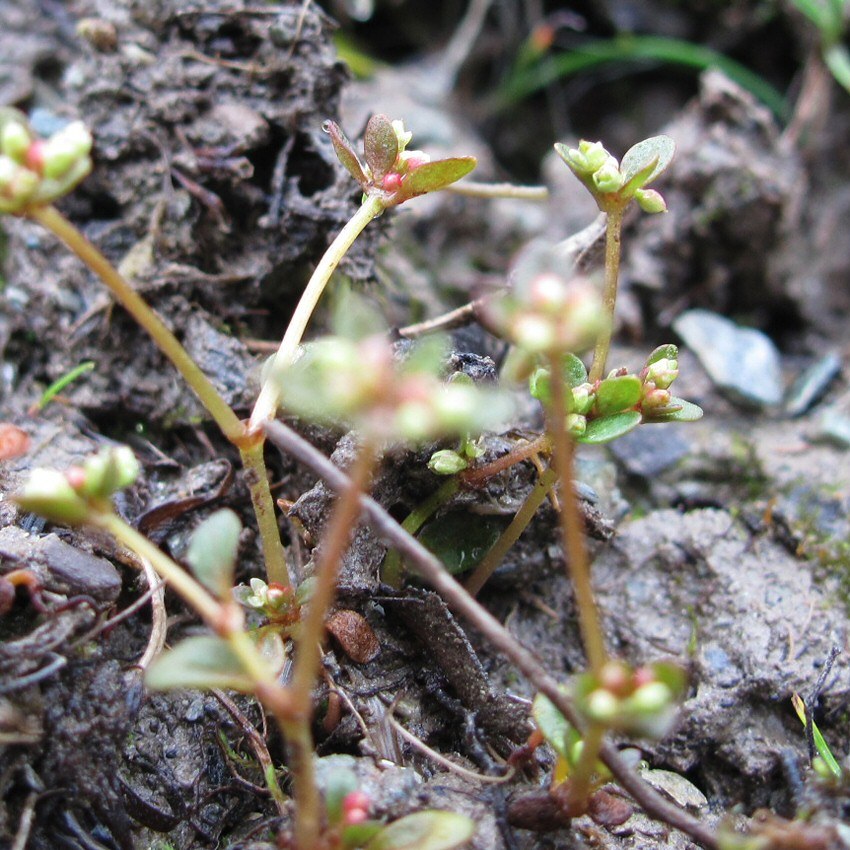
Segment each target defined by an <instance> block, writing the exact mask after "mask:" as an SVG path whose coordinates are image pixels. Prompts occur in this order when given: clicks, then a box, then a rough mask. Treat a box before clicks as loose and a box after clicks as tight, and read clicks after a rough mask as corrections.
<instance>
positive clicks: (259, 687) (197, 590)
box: [91, 512, 298, 734]
mask: <svg viewBox="0 0 850 850" xmlns="http://www.w3.org/2000/svg"><path fill="white" fill-rule="evenodd" d="M91 521H92V523H93V524H94V525H96V526H98V527H99V528H102V529H104V530H105V531H108V532H109V533H110V534H111V535H112V536H113V537H115V539H116V540H118V541H120V542H121V543H123V544H124V545H125V546H126V547H127V548H128V549H131V550H132V551H133V552H135V553H136V554H137V555H140V556H141V557H143V558H146V559H147V560H148V561H149V562H150V563H151V565H152V566H153V568H154V569H155V570H156V571H157V573H159V575H160V576H162V578H164V579H165V581H166V582H167V583H168V585H169V587H171V588H172V589H173V590H175V591H176V592H177V593H178V594H179V595H180V596H181V597H183V600H184V601H185V602H186V603H187V604H188V605H189V606H190V607H191V608H193V609H194V610H195V611H196V612H197V613H198V614H199V615H200V616H201V618H202V619H203V620H204V622H206V623H207V625H208V626H210V627H211V628H212V629H213V631H215V632H216V633H217V634H218V635H220V636H221V637H222V638H224V639H225V640H226V641H227V642H228V643H229V644H230V648H231V650H232V651H233V653H234V655H236V656H237V657H238V658H239V662H240V664H241V665H242V668H243V669H244V670H245V672H246V673H247V674H248V676H249V677H250V678H251V680H252V682H253V683H254V690H255V693H256V695H257V698H258V699H259V700H260V702H262V703H263V704H264V705H265V706H266V708H268V709H269V710H270V711H271V712H272V714H273V715H274V716H275V719H276V720H277V721H278V723H280V725H281V727H282V729H283V731H284V734H288V732H289V730H290V729H291V728H292V726H293V718H296V717H297V713H298V707H297V705H296V704H295V700H294V699H293V697H292V696H291V695H290V694H289V693H287V692H286V691H285V690H284V688H283V686H282V685H281V684H280V683H279V682H278V681H277V678H276V677H275V675H274V672H273V671H272V670H271V668H270V667H269V665H268V664H267V663H266V661H265V659H263V657H262V656H261V655H260V653H259V652H258V651H257V648H256V646H254V644H253V642H252V641H251V638H250V637H249V636H248V635H247V634H246V633H245V632H244V631H243V617H242V612H241V609H240V608H239V606H238V605H237V604H236V603H235V602H231V601H229V600H228V602H226V603H223V602H220V601H219V600H218V599H216V598H215V597H214V596H213V595H212V594H211V593H210V592H209V591H208V590H207V589H206V588H205V587H204V586H203V585H202V584H200V583H199V582H198V581H197V580H196V579H195V578H194V577H193V576H192V575H190V574H189V573H187V572H186V571H185V570H184V569H183V568H182V567H180V566H179V565H178V564H176V563H175V562H174V561H172V560H171V558H169V557H168V556H167V555H166V554H165V553H164V552H162V551H161V550H160V549H158V548H157V547H156V546H154V545H153V543H151V542H150V540H148V539H147V537H145V536H144V535H143V534H139V532H138V531H136V529H135V528H133V527H132V526H130V525H128V524H127V523H126V522H124V520H123V519H121V518H120V517H119V516H117V515H116V514H113V513H107V512H103V513H96V514H94V515H93V516H92V518H91Z"/></svg>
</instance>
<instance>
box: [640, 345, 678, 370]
mask: <svg viewBox="0 0 850 850" xmlns="http://www.w3.org/2000/svg"><path fill="white" fill-rule="evenodd" d="M678 359H679V349H678V348H677V347H676V346H675V345H673V343H672V342H670V343H667V345H659V346H658V348H656V349H655V350H654V351H653V352H652V354H650V355H649V357H647V358H646V364H645V365H647V366H651V365H652V364H653V363H657V362H658V361H659V360H678Z"/></svg>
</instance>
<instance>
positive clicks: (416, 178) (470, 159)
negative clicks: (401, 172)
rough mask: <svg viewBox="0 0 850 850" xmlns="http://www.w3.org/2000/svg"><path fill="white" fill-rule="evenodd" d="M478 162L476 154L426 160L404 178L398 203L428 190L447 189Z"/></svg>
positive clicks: (397, 197)
mask: <svg viewBox="0 0 850 850" xmlns="http://www.w3.org/2000/svg"><path fill="white" fill-rule="evenodd" d="M477 164H478V160H476V159H475V157H474V156H459V157H453V158H452V159H438V160H435V161H434V162H426V163H424V164H423V165H420V166H418V167H416V168H414V169H413V170H412V171H411V172H410V173H409V174H408V175H407V176H406V177H405V178H404V180H403V182H402V184H401V188H400V189H399V191H398V193H397V195H396V201H395V202H396V203H397V204H400V203H402V202H403V201H407V200H410V198H415V197H417V196H418V195H424V194H425V193H426V192H436V191H438V190H439V189H445V188H446V186H450V185H451V184H452V183H455V182H457V181H458V180H460V178H461V177H466V175H467V174H469V172H470V171H472V169H473V168H475V166H476V165H477Z"/></svg>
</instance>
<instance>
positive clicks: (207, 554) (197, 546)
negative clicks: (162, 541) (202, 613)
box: [186, 508, 242, 599]
mask: <svg viewBox="0 0 850 850" xmlns="http://www.w3.org/2000/svg"><path fill="white" fill-rule="evenodd" d="M241 532H242V523H241V522H240V521H239V517H238V516H236V514H235V513H233V511H231V510H229V509H228V508H222V509H221V510H220V511H216V512H215V513H213V514H210V516H208V517H207V518H206V519H205V520H204V521H203V522H202V523H201V524H200V525H199V526H198V527H197V528H196V529H195V531H194V533H193V534H192V539H191V541H190V543H189V549H188V551H187V552H186V561H187V563H188V564H189V566H190V567H191V568H192V572H193V573H194V574H195V578H197V579H198V581H199V582H200V583H201V584H202V585H204V587H206V588H207V590H210V591H212V592H213V593H214V594H215V595H216V596H218V597H219V598H220V599H223V598H225V597H227V596H230V593H231V590H232V588H233V575H234V571H235V569H236V555H237V553H238V551H239V535H240V533H241Z"/></svg>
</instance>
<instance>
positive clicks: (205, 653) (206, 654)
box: [145, 635, 253, 693]
mask: <svg viewBox="0 0 850 850" xmlns="http://www.w3.org/2000/svg"><path fill="white" fill-rule="evenodd" d="M145 684H146V685H147V686H148V687H149V688H150V689H151V690H154V691H173V690H178V689H183V688H198V689H209V688H231V689H232V690H234V691H243V692H245V693H251V692H252V690H253V688H252V683H251V680H250V679H249V678H248V676H247V675H246V673H245V671H244V669H243V668H242V665H241V664H240V662H239V659H238V658H237V657H236V656H235V655H234V654H233V652H232V650H231V649H230V647H229V646H228V644H227V642H226V641H225V640H223V639H222V638H220V637H215V636H214V635H200V636H198V637H191V638H187V639H186V640H184V641H182V642H181V643H178V644H177V646H175V647H174V649H170V650H167V651H166V652H163V653H162V655H160V656H159V658H157V659H156V661H154V662H153V664H151V666H150V667H148V669H147V671H146V672H145Z"/></svg>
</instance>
